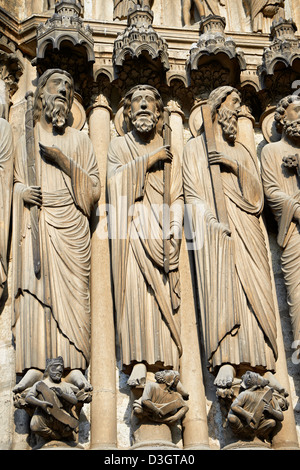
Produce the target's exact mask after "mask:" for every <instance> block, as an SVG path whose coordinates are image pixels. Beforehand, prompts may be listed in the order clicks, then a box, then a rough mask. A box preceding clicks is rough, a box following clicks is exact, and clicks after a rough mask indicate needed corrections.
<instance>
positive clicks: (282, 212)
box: [261, 95, 300, 346]
mask: <svg viewBox="0 0 300 470" xmlns="http://www.w3.org/2000/svg"><path fill="white" fill-rule="evenodd" d="M275 122H276V124H277V130H278V132H279V133H280V134H281V139H280V140H279V141H278V142H272V143H269V144H267V145H266V146H265V147H264V148H263V150H262V155H261V165H262V179H263V186H264V191H265V195H266V199H267V201H268V204H269V206H270V208H271V210H272V212H273V214H274V216H275V219H276V221H277V224H278V236H277V242H278V245H279V246H280V247H281V249H282V253H281V267H282V271H283V275H284V280H285V285H286V289H287V301H288V305H289V312H290V316H291V321H292V328H293V334H294V340H295V341H299V340H300V280H299V270H300V228H299V227H300V226H299V223H300V179H299V178H300V177H299V167H300V160H299V155H300V124H299V122H300V98H299V96H297V95H290V96H287V97H285V98H283V99H282V100H281V101H280V102H279V103H278V105H277V108H276V112H275ZM297 346H299V344H298V345H297Z"/></svg>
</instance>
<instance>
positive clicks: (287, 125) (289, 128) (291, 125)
mask: <svg viewBox="0 0 300 470" xmlns="http://www.w3.org/2000/svg"><path fill="white" fill-rule="evenodd" d="M283 130H284V132H285V133H286V135H287V136H288V137H292V138H294V139H300V119H295V120H294V121H286V120H284V124H283Z"/></svg>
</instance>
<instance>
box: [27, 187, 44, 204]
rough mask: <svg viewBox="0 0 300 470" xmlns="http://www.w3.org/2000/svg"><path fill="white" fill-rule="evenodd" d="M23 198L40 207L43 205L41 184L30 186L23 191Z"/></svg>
mask: <svg viewBox="0 0 300 470" xmlns="http://www.w3.org/2000/svg"><path fill="white" fill-rule="evenodd" d="M23 200H24V202H26V203H27V204H35V205H36V206H38V207H41V205H42V191H41V187H40V186H28V187H27V188H26V189H24V191H23Z"/></svg>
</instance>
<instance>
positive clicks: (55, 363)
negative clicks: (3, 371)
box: [15, 357, 91, 446]
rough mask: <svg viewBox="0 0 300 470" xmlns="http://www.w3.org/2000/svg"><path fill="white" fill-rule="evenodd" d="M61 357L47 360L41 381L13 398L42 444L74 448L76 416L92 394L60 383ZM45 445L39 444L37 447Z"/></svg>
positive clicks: (62, 368)
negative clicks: (53, 443) (60, 444)
mask: <svg viewBox="0 0 300 470" xmlns="http://www.w3.org/2000/svg"><path fill="white" fill-rule="evenodd" d="M63 373H64V361H63V358H62V357H57V358H54V359H49V360H47V364H46V369H45V372H44V375H43V377H42V380H38V381H37V382H35V383H34V384H33V385H32V387H30V388H29V389H27V390H26V391H25V392H23V393H21V394H20V395H17V396H15V404H16V406H17V407H19V408H23V409H25V410H26V411H27V412H28V413H29V415H30V416H31V420H30V429H31V431H32V432H33V433H34V434H35V435H37V436H39V437H41V438H43V441H46V443H47V442H48V441H61V440H63V441H67V442H69V443H71V444H73V443H74V444H75V442H76V441H77V433H78V426H79V414H80V410H81V408H82V406H83V403H84V402H90V401H91V392H84V391H83V390H79V389H78V388H77V387H76V386H74V385H71V384H70V383H68V382H65V381H64V379H63ZM42 444H45V442H40V443H39V444H38V446H41V445H42Z"/></svg>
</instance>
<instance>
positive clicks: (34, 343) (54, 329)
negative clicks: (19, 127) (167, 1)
mask: <svg viewBox="0 0 300 470" xmlns="http://www.w3.org/2000/svg"><path fill="white" fill-rule="evenodd" d="M73 92H74V85H73V79H72V77H71V75H69V73H67V72H65V71H62V70H60V69H50V70H48V71H46V72H45V73H44V74H43V75H42V76H41V77H40V79H39V82H38V86H37V89H36V93H35V101H34V109H33V111H34V142H35V147H34V157H35V174H36V180H37V181H36V185H34V186H31V185H30V184H29V181H28V155H27V151H26V141H25V137H24V138H22V139H21V142H19V144H18V146H17V153H16V160H15V172H14V220H13V232H14V233H13V289H14V290H13V296H14V308H13V333H14V338H15V344H16V372H17V373H18V374H24V373H25V372H26V374H25V377H24V378H23V379H22V381H21V382H20V383H19V384H18V385H17V387H16V388H15V391H20V390H22V389H24V388H26V387H28V385H30V381H31V377H32V374H33V375H34V373H35V372H36V370H40V371H43V370H44V367H45V363H46V360H47V359H49V358H52V357H57V356H62V357H63V359H64V363H65V368H66V370H69V371H72V372H73V371H74V374H73V376H74V377H75V376H76V380H78V382H77V385H78V386H79V388H81V387H82V386H89V385H88V384H87V383H86V382H85V378H84V375H83V372H84V371H85V369H86V368H87V366H88V364H89V358H90V351H89V340H90V294H89V276H90V256H91V247H90V227H89V217H90V214H91V210H92V208H93V206H94V204H95V202H96V201H97V200H98V199H99V197H100V181H99V174H98V168H97V163H96V158H95V155H94V151H93V147H92V144H91V141H90V139H89V137H88V136H87V135H86V134H85V133H84V132H81V131H79V130H77V129H74V128H72V127H70V125H68V121H67V119H68V116H69V113H70V110H71V105H72V101H73ZM34 205H36V206H38V207H39V220H38V228H39V246H40V265H41V266H40V272H39V273H36V272H35V266H34V259H33V248H32V229H33V227H32V226H31V218H30V210H31V207H32V206H34ZM35 379H36V376H35Z"/></svg>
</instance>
